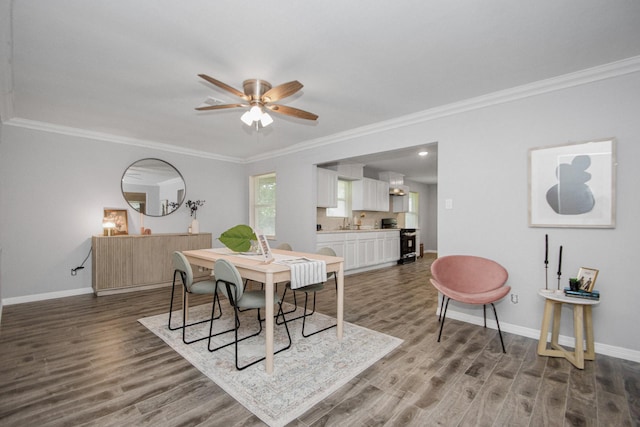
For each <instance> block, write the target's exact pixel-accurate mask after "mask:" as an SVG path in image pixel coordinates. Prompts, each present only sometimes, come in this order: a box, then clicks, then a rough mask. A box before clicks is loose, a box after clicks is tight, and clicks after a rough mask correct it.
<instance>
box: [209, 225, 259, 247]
mask: <svg viewBox="0 0 640 427" xmlns="http://www.w3.org/2000/svg"><path fill="white" fill-rule="evenodd" d="M218 240H220V242H222V244H223V245H225V246H226V247H227V248H229V249H231V250H232V251H234V252H247V251H249V250H250V249H251V246H252V245H251V241H252V240H253V241H254V242H255V241H257V240H258V238H257V237H256V233H254V232H253V229H252V228H251V227H249V226H248V225H244V224H240V225H236V226H235V227H231V228H230V229H228V230H227V231H225V232H224V233H222V234H221V235H220V237H218Z"/></svg>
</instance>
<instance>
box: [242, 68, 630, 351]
mask: <svg viewBox="0 0 640 427" xmlns="http://www.w3.org/2000/svg"><path fill="white" fill-rule="evenodd" d="M638 94H640V73H638V72H636V73H633V74H627V75H624V76H621V77H615V78H608V79H604V80H600V81H596V82H593V83H588V84H583V85H579V86H575V87H570V88H565V89H560V90H556V91H553V92H548V93H543V94H540V95H536V96H531V97H527V98H524V99H520V100H512V101H510V102H504V103H501V104H497V105H493V106H487V107H484V108H478V109H475V110H471V111H467V112H463V113H458V114H452V115H449V116H445V117H440V118H435V119H432V120H428V121H425V122H421V123H416V124H410V125H407V126H403V127H399V128H394V129H389V130H387V131H380V132H378V133H375V134H371V133H369V134H367V135H365V136H361V137H353V138H351V139H350V140H348V141H345V140H341V141H339V142H336V143H335V144H332V145H324V146H322V147H318V148H314V149H310V150H307V151H305V152H301V153H295V154H290V155H286V156H282V157H281V158H279V159H276V160H273V159H272V160H269V161H264V162H256V164H254V165H251V168H250V170H251V171H254V172H256V173H257V172H258V171H261V170H262V169H268V170H276V172H277V174H278V185H279V190H280V189H281V187H280V183H281V182H283V183H286V185H287V186H289V187H291V186H292V185H293V184H292V183H291V182H290V180H295V185H297V186H298V188H300V190H297V191H288V192H281V191H278V206H279V207H278V224H279V228H278V231H277V233H278V235H279V236H280V234H281V232H282V234H283V235H285V234H286V236H287V238H290V239H291V240H294V239H296V240H297V241H299V244H298V243H296V246H306V249H310V248H312V247H314V244H315V243H314V242H315V232H314V231H313V230H314V218H315V215H314V213H313V212H307V210H309V209H307V208H306V206H309V207H311V206H313V200H315V199H314V197H315V192H314V191H312V189H314V188H315V178H314V176H313V174H312V170H313V164H315V163H323V162H330V161H333V160H337V159H341V158H346V157H351V156H355V155H363V154H369V153H374V152H378V151H386V150H390V149H396V148H402V147H405V146H406V147H408V146H413V145H416V144H417V143H419V142H420V141H425V140H428V141H438V159H439V162H438V171H439V172H438V173H439V176H438V188H437V193H438V196H437V197H438V206H439V208H438V238H437V245H438V253H439V255H447V254H476V255H480V256H485V257H488V258H492V259H495V260H497V261H498V262H500V263H501V264H503V265H504V266H505V267H506V268H507V270H508V271H509V273H510V278H509V282H508V284H509V285H511V286H512V292H513V293H515V294H517V295H518V296H519V303H518V304H517V305H516V304H513V303H511V302H509V299H508V298H507V299H505V300H503V301H502V302H501V303H500V304H498V311H499V315H500V319H501V323H503V324H504V325H507V327H510V329H511V330H514V331H518V330H519V331H529V332H531V331H538V330H539V329H540V324H541V319H542V310H543V300H542V298H541V297H539V296H538V295H537V290H538V289H539V288H541V287H544V268H543V259H544V248H543V243H544V235H545V233H548V234H549V238H550V241H551V245H552V251H551V255H552V258H554V257H556V256H557V247H558V246H559V245H560V244H562V245H563V246H564V259H563V271H564V272H565V273H564V276H563V285H564V284H565V283H566V282H567V281H568V278H569V277H570V276H573V275H574V272H575V273H577V271H578V268H579V267H581V266H586V267H592V268H597V269H599V270H600V275H599V276H598V285H597V288H599V289H600V290H601V292H602V302H601V304H600V305H599V306H598V307H597V308H595V309H594V314H593V316H594V323H595V327H594V329H595V337H596V341H597V342H598V343H599V345H600V346H601V347H600V348H603V347H602V346H612V347H616V348H618V349H627V350H630V351H631V353H632V354H633V355H635V356H637V355H638V354H640V353H638V351H639V350H640V335H639V334H638V332H637V327H636V320H637V319H636V318H637V314H636V313H637V306H636V305H637V301H638V300H640V286H638V285H637V284H636V283H635V282H634V281H633V280H632V279H631V280H630V279H629V278H632V277H635V266H634V262H633V261H634V259H635V258H636V254H638V253H640V243H639V239H638V236H639V235H640V222H639V221H638V220H637V218H639V217H640V197H639V196H638V191H637V187H636V186H637V182H640V168H638V167H637V166H636V165H635V164H634V163H632V161H633V159H639V158H640V144H638V137H639V136H640V120H638V112H640V97H639V96H638ZM611 136H614V137H616V138H617V141H618V145H617V148H618V169H617V225H616V228H615V229H562V228H530V227H528V223H527V206H528V203H527V194H528V187H527V185H528V184H527V182H528V181H527V176H528V172H527V162H528V150H529V149H530V148H534V147H540V146H546V145H560V144H564V143H566V142H569V141H576V142H577V141H586V140H590V139H599V138H605V137H611ZM445 199H452V200H453V209H451V210H445V209H444V206H443V205H444V203H443V200H445ZM281 206H285V208H284V209H282V208H280V207H281ZM283 224H286V225H287V226H286V228H282V226H283ZM291 230H297V232H296V233H295V237H294V234H293V233H294V232H292V231H291ZM554 267H557V265H556V264H555V263H553V262H552V265H551V266H550V270H553V268H554ZM552 283H553V282H552ZM425 285H427V284H426V283H425ZM449 310H450V312H451V311H452V310H453V312H454V313H455V312H456V311H457V312H458V313H461V314H470V315H474V316H478V315H479V316H482V314H481V310H480V311H478V310H469V309H467V308H466V307H465V306H459V305H455V304H454V305H453V306H451V305H450V307H449ZM566 311H567V312H566V313H564V316H563V319H564V321H563V327H562V329H561V333H562V334H564V335H568V336H573V333H572V330H571V328H570V326H571V322H570V318H569V316H570V314H569V313H570V310H568V309H567V310H566Z"/></svg>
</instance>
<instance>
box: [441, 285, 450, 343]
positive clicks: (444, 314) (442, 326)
mask: <svg viewBox="0 0 640 427" xmlns="http://www.w3.org/2000/svg"><path fill="white" fill-rule="evenodd" d="M442 297H443V298H446V299H447V303H446V304H445V306H444V313H442V321H441V322H440V333H439V334H438V342H440V337H442V329H443V328H444V318H445V317H446V316H447V308H448V307H449V301H451V298H448V297H445V296H444V295H443V296H442ZM442 301H443V302H444V299H443V300H442Z"/></svg>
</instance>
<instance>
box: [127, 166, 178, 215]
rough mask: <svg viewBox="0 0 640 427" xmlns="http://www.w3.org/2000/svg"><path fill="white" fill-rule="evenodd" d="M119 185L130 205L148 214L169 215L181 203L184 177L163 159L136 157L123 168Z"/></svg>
mask: <svg viewBox="0 0 640 427" xmlns="http://www.w3.org/2000/svg"><path fill="white" fill-rule="evenodd" d="M121 184H122V195H123V196H124V199H125V200H126V201H127V203H129V206H131V207H132V208H133V209H135V210H136V211H138V212H140V213H141V214H144V215H147V216H165V215H169V214H170V213H172V212H175V211H176V210H177V209H178V208H179V207H180V205H182V202H184V197H185V192H186V186H185V183H184V179H183V178H182V175H181V174H180V172H178V170H177V169H176V168H174V167H173V165H171V164H170V163H167V162H165V161H164V160H160V159H142V160H138V161H137V162H135V163H133V164H132V165H131V166H129V167H128V168H127V170H125V171H124V175H122V183H121Z"/></svg>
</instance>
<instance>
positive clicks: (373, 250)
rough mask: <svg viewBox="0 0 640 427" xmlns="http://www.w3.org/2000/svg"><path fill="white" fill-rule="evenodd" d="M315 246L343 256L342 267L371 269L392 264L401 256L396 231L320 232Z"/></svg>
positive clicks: (398, 237)
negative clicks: (331, 250)
mask: <svg viewBox="0 0 640 427" xmlns="http://www.w3.org/2000/svg"><path fill="white" fill-rule="evenodd" d="M316 242H317V245H316V246H317V249H320V248H322V247H329V248H331V249H333V250H334V251H335V253H336V255H337V256H340V257H342V258H344V269H345V271H349V270H359V269H371V268H376V267H381V266H384V265H388V264H390V263H395V262H397V261H398V259H400V233H399V232H398V230H375V231H353V232H347V231H342V232H336V233H319V234H318V235H317V240H316Z"/></svg>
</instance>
